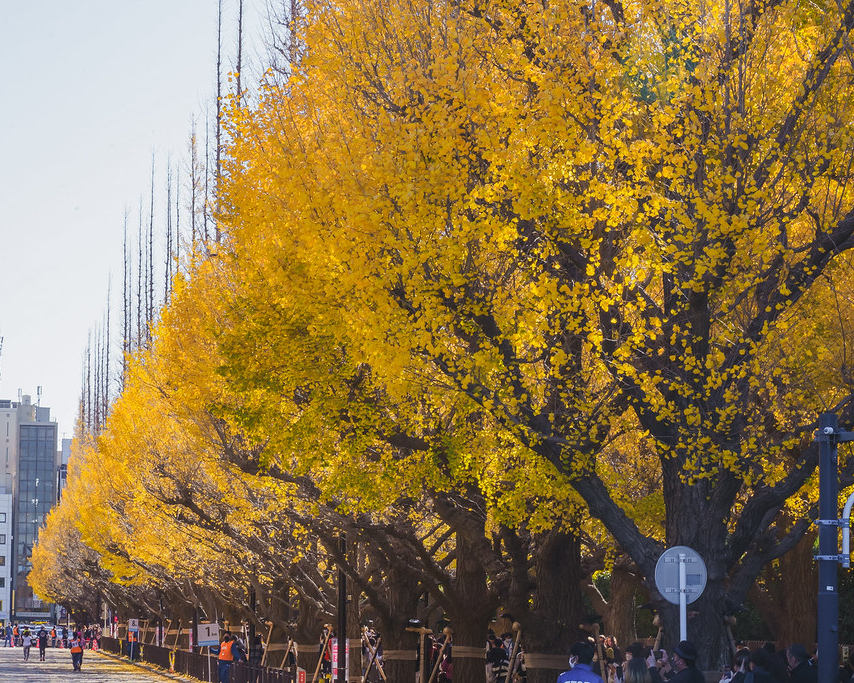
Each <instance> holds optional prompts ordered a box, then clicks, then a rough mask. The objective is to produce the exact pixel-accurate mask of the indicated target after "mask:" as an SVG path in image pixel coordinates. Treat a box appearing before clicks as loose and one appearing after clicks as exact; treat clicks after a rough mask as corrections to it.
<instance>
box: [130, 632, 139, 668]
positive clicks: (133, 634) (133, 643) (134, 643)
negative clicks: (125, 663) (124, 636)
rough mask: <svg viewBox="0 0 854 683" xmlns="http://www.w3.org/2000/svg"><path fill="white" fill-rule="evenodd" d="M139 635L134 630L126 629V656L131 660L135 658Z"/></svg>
mask: <svg viewBox="0 0 854 683" xmlns="http://www.w3.org/2000/svg"><path fill="white" fill-rule="evenodd" d="M138 641H139V636H138V635H137V632H136V631H128V657H130V660H131V661H133V660H134V659H135V658H136V649H137V642H138Z"/></svg>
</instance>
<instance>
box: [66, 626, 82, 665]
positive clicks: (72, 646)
mask: <svg viewBox="0 0 854 683" xmlns="http://www.w3.org/2000/svg"><path fill="white" fill-rule="evenodd" d="M68 648H69V651H70V652H71V665H72V666H73V667H74V670H75V671H80V668H81V667H82V666H83V641H82V640H81V638H80V634H79V633H74V634H73V635H72V636H71V640H69V641H68Z"/></svg>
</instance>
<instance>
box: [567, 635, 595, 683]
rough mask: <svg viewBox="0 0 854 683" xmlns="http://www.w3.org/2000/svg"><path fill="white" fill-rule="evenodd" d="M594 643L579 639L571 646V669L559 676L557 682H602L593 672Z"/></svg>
mask: <svg viewBox="0 0 854 683" xmlns="http://www.w3.org/2000/svg"><path fill="white" fill-rule="evenodd" d="M592 662H593V644H592V643H586V642H584V641H583V640H579V641H578V642H577V643H574V644H573V645H572V647H570V648H569V667H570V668H569V671H564V672H563V673H562V674H561V675H560V676H558V679H557V683H602V678H601V676H599V675H598V674H595V673H593V667H592V666H591V664H592Z"/></svg>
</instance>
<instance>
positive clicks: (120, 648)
mask: <svg viewBox="0 0 854 683" xmlns="http://www.w3.org/2000/svg"><path fill="white" fill-rule="evenodd" d="M101 649H102V650H104V651H105V652H111V653H113V654H117V655H122V656H125V657H129V658H131V654H132V655H133V656H132V659H135V660H139V661H143V662H146V663H148V664H153V665H155V666H159V667H160V668H162V669H166V670H167V671H174V672H175V673H180V674H186V675H187V676H192V677H193V678H198V679H199V680H200V681H208V683H218V681H219V678H218V677H217V659H216V655H208V654H200V653H198V652H188V651H187V650H169V649H167V648H165V647H159V646H157V645H140V644H139V643H134V649H133V652H132V653H131V652H130V651H129V650H128V643H127V641H124V640H119V639H118V638H107V637H102V638H101ZM231 683H294V677H293V675H292V674H291V673H290V672H289V671H281V670H279V669H272V668H270V667H266V666H249V665H248V664H244V663H241V662H238V663H235V664H234V665H233V666H232V667H231Z"/></svg>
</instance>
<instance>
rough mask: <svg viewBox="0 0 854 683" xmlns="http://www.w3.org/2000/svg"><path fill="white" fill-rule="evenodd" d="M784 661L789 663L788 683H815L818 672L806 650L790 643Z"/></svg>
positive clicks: (799, 645) (801, 646) (798, 644)
mask: <svg viewBox="0 0 854 683" xmlns="http://www.w3.org/2000/svg"><path fill="white" fill-rule="evenodd" d="M786 661H787V662H788V663H789V681H791V683H816V681H818V671H817V670H816V668H815V667H814V666H812V664H810V658H809V655H808V654H807V649H806V648H805V647H804V646H803V645H801V644H800V643H792V644H791V645H790V646H789V649H788V650H786Z"/></svg>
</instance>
